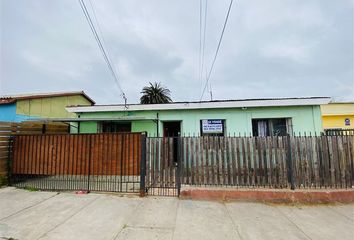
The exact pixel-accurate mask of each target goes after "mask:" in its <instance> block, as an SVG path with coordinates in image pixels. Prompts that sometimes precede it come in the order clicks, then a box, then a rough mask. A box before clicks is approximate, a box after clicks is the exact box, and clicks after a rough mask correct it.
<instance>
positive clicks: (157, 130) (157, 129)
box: [156, 113, 160, 137]
mask: <svg viewBox="0 0 354 240" xmlns="http://www.w3.org/2000/svg"><path fill="white" fill-rule="evenodd" d="M156 119H157V120H156V134H157V137H159V121H160V120H159V113H156Z"/></svg>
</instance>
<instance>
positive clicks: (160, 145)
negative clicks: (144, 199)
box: [143, 137, 181, 196]
mask: <svg viewBox="0 0 354 240" xmlns="http://www.w3.org/2000/svg"><path fill="white" fill-rule="evenodd" d="M180 144H181V139H180V138H179V137H149V138H146V144H145V146H146V150H143V152H146V179H145V191H146V193H147V194H148V195H159V196H179V193H180V188H181V183H180V177H179V176H180V166H181V161H180V159H181V157H180V156H181V152H180V149H181V148H180Z"/></svg>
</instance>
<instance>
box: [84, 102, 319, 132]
mask: <svg viewBox="0 0 354 240" xmlns="http://www.w3.org/2000/svg"><path fill="white" fill-rule="evenodd" d="M157 114H158V118H159V121H158V122H159V124H158V128H159V136H162V130H163V122H164V121H181V132H182V134H184V135H188V134H191V135H193V134H194V135H198V134H200V120H202V119H225V120H226V132H227V134H231V135H232V134H234V133H235V134H239V133H241V134H246V135H250V134H251V133H252V119H256V118H292V124H293V131H294V132H296V133H298V132H301V133H304V132H307V133H309V132H311V133H313V134H314V133H317V134H319V133H320V132H321V131H322V120H321V110H320V107H319V106H291V107H257V108H246V109H242V108H232V109H196V110H160V111H129V110H127V111H125V112H90V113H81V114H79V115H80V117H81V118H92V117H98V118H115V117H117V118H118V117H119V118H121V117H141V118H145V119H156V118H157ZM131 122H132V131H133V132H142V131H146V132H148V134H149V135H150V136H156V135H157V123H156V121H154V120H132V121H131ZM98 126H99V125H98V123H97V122H81V123H80V132H81V133H96V132H97V131H98V129H99V127H98Z"/></svg>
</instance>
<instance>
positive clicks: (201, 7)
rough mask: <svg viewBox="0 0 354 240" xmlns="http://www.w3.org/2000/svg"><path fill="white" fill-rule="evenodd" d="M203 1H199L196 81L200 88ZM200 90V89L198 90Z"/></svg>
mask: <svg viewBox="0 0 354 240" xmlns="http://www.w3.org/2000/svg"><path fill="white" fill-rule="evenodd" d="M202 1H203V0H199V66H198V67H199V69H198V71H199V72H198V80H199V81H200V87H201V88H202V86H203V81H202V75H201V69H202V11H203V2H202ZM200 90H201V89H200Z"/></svg>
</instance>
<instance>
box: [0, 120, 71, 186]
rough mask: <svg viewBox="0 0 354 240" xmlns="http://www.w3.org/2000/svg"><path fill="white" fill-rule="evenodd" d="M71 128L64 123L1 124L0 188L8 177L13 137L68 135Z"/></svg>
mask: <svg viewBox="0 0 354 240" xmlns="http://www.w3.org/2000/svg"><path fill="white" fill-rule="evenodd" d="M68 132H69V127H68V125H66V124H63V123H42V122H22V123H15V122H0V186H1V185H2V183H5V182H6V181H7V180H6V179H7V175H8V168H9V166H8V164H9V159H8V158H9V156H10V155H11V154H12V144H10V141H11V137H12V136H15V135H18V134H36V135H38V134H43V133H47V134H54V133H68Z"/></svg>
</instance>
